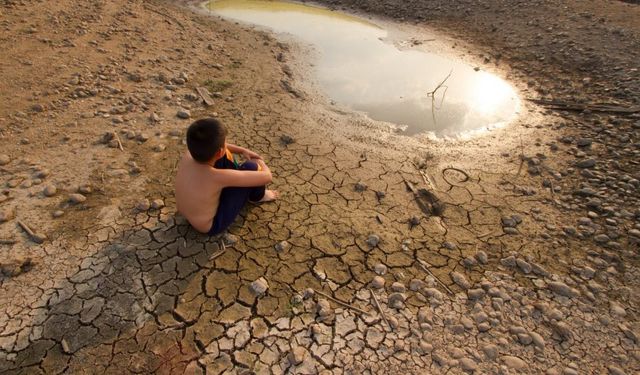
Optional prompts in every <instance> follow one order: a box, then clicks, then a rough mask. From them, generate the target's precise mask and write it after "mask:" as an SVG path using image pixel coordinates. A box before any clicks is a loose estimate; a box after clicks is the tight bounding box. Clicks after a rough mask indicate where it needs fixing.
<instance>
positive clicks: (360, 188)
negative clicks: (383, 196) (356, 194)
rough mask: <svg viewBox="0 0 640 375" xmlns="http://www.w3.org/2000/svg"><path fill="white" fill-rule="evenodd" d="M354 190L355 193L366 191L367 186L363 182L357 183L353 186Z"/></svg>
mask: <svg viewBox="0 0 640 375" xmlns="http://www.w3.org/2000/svg"><path fill="white" fill-rule="evenodd" d="M354 189H355V190H356V191H365V190H367V189H368V186H367V184H365V183H364V182H358V183H356V185H355V186H354Z"/></svg>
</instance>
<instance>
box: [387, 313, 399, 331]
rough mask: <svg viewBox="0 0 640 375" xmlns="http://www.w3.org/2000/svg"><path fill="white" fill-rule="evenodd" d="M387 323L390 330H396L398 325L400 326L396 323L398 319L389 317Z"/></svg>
mask: <svg viewBox="0 0 640 375" xmlns="http://www.w3.org/2000/svg"><path fill="white" fill-rule="evenodd" d="M387 321H388V322H389V326H390V327H391V329H396V328H398V325H399V324H400V323H399V322H398V319H397V318H396V317H395V316H389V317H387Z"/></svg>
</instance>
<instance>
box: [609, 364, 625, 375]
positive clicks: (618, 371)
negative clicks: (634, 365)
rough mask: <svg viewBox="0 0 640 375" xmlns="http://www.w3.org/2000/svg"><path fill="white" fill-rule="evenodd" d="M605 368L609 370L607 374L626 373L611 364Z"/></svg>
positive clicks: (622, 374) (621, 374)
mask: <svg viewBox="0 0 640 375" xmlns="http://www.w3.org/2000/svg"><path fill="white" fill-rule="evenodd" d="M607 370H609V375H627V373H626V372H624V370H622V369H621V368H620V367H618V366H613V365H611V366H609V367H607Z"/></svg>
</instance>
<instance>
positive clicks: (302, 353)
mask: <svg viewBox="0 0 640 375" xmlns="http://www.w3.org/2000/svg"><path fill="white" fill-rule="evenodd" d="M307 354H308V352H307V350H306V349H305V348H303V347H302V346H296V347H295V348H293V349H292V350H291V351H290V352H289V355H288V358H289V363H291V365H293V366H298V365H299V364H301V363H302V362H304V360H305V359H307Z"/></svg>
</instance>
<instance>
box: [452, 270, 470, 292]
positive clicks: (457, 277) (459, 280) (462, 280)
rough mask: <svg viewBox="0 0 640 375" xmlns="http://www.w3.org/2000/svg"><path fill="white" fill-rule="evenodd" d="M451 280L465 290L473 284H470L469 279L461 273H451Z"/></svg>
mask: <svg viewBox="0 0 640 375" xmlns="http://www.w3.org/2000/svg"><path fill="white" fill-rule="evenodd" d="M451 279H452V280H453V282H454V283H456V284H458V286H459V287H460V288H462V289H464V290H466V289H469V288H470V287H471V283H469V281H468V280H467V278H466V277H465V276H464V275H463V274H461V273H459V272H451Z"/></svg>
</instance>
